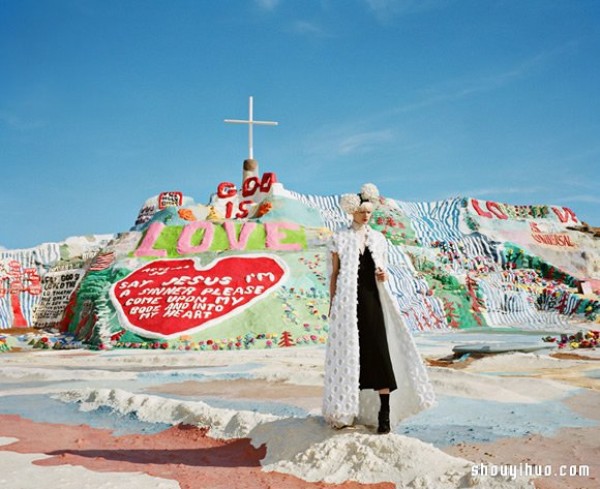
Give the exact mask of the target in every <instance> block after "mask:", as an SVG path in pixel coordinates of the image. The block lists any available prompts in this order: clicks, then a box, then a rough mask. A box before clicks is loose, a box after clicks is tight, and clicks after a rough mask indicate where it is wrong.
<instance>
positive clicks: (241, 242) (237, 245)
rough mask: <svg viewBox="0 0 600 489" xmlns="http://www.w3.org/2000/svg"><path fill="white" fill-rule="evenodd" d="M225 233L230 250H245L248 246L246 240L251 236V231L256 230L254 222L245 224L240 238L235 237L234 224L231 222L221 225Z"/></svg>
mask: <svg viewBox="0 0 600 489" xmlns="http://www.w3.org/2000/svg"><path fill="white" fill-rule="evenodd" d="M223 227H224V228H225V232H226V233H227V239H228V240H229V249H231V250H245V249H246V246H247V245H248V238H249V237H250V235H251V234H252V231H254V229H255V228H256V223H255V222H245V223H244V224H243V225H242V230H241V231H240V237H239V238H237V237H236V232H235V223H234V222H233V221H225V222H224V223H223Z"/></svg>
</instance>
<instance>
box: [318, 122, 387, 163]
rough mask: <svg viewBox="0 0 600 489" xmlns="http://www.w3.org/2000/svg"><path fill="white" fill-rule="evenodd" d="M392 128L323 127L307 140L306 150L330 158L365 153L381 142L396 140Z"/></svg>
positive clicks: (377, 146) (320, 156) (377, 147)
mask: <svg viewBox="0 0 600 489" xmlns="http://www.w3.org/2000/svg"><path fill="white" fill-rule="evenodd" d="M397 139H398V138H397V136H396V135H395V134H394V131H393V130H392V129H389V128H388V129H374V130H372V129H364V128H363V127H359V125H357V124H345V125H341V126H337V127H324V128H320V129H318V130H317V132H316V133H315V134H313V137H312V138H310V139H309V140H308V144H309V146H308V147H307V152H308V153H309V154H310V155H312V156H313V157H315V158H321V159H323V158H324V159H331V158H336V157H339V156H346V155H350V154H356V153H358V154H365V153H369V152H371V151H374V150H377V149H379V146H381V145H382V144H388V143H391V142H392V141H394V140H397Z"/></svg>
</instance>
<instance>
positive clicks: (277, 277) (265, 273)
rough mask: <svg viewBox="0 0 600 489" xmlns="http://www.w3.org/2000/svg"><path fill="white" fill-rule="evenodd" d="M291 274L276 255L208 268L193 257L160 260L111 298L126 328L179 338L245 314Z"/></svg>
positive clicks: (217, 262)
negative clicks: (244, 311)
mask: <svg viewBox="0 0 600 489" xmlns="http://www.w3.org/2000/svg"><path fill="white" fill-rule="evenodd" d="M287 274H288V269H287V266H286V264H285V263H284V262H283V261H282V260H280V259H279V258H278V257H277V256H273V255H244V256H228V257H224V258H219V259H217V260H215V261H213V262H212V263H210V264H209V265H208V266H206V267H203V268H197V263H196V262H195V261H194V260H192V259H181V260H155V261H153V262H151V263H148V264H146V265H144V266H143V267H141V268H138V269H137V270H135V271H133V272H132V273H130V274H129V275H127V276H126V277H125V278H122V279H121V280H119V281H118V282H115V283H114V284H113V285H112V287H111V289H110V295H111V299H112V301H113V303H114V305H115V307H116V309H117V311H118V313H119V317H120V319H121V323H122V324H123V326H124V327H126V328H127V329H130V330H131V331H133V332H135V333H137V334H140V335H142V336H145V337H150V338H173V337H177V336H180V335H182V334H190V333H194V332H198V331H199V330H201V329H205V328H207V327H208V326H212V325H214V324H217V323H218V322H220V321H222V320H223V319H225V318H229V317H231V316H233V315H235V314H239V313H240V312H242V311H243V310H244V309H246V308H247V307H249V306H250V305H252V304H254V303H255V302H257V301H260V300H261V299H264V298H265V297H266V296H267V295H268V294H269V293H270V292H272V291H273V290H274V289H275V288H276V287H277V286H278V285H279V284H280V283H281V282H282V281H283V279H284V277H286V276H287Z"/></svg>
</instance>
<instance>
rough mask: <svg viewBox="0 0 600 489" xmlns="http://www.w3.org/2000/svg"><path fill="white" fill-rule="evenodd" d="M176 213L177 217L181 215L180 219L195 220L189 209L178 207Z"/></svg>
mask: <svg viewBox="0 0 600 489" xmlns="http://www.w3.org/2000/svg"><path fill="white" fill-rule="evenodd" d="M177 214H179V217H181V219H185V220H186V221H195V220H196V216H195V215H194V213H193V212H192V210H191V209H179V210H178V211H177Z"/></svg>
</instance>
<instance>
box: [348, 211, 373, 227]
mask: <svg viewBox="0 0 600 489" xmlns="http://www.w3.org/2000/svg"><path fill="white" fill-rule="evenodd" d="M372 214H373V211H372V210H367V209H363V208H359V209H358V210H357V211H356V212H354V213H353V214H352V220H353V221H354V222H355V223H356V224H367V223H368V222H369V219H371V215H372Z"/></svg>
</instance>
